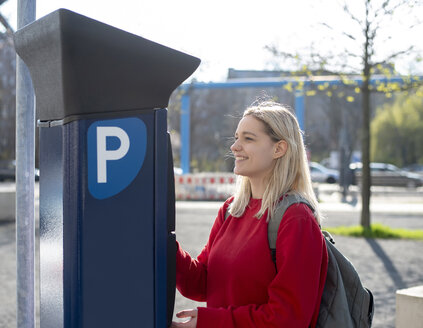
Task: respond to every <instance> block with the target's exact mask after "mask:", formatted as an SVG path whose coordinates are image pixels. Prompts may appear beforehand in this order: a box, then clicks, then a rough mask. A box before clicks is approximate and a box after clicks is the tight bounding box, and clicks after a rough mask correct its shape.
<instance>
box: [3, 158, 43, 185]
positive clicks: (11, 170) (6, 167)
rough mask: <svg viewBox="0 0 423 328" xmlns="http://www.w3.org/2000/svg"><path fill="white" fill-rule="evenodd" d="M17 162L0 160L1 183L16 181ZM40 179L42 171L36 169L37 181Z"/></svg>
mask: <svg viewBox="0 0 423 328" xmlns="http://www.w3.org/2000/svg"><path fill="white" fill-rule="evenodd" d="M15 174H16V161H14V160H0V181H15ZM39 179H40V170H39V169H35V181H38V180H39Z"/></svg>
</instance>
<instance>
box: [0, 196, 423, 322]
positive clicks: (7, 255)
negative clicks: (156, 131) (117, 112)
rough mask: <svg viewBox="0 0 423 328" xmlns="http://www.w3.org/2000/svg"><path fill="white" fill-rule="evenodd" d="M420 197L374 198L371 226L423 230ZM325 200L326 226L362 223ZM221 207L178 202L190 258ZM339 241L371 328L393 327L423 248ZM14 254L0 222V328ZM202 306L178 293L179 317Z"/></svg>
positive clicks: (10, 298)
mask: <svg viewBox="0 0 423 328" xmlns="http://www.w3.org/2000/svg"><path fill="white" fill-rule="evenodd" d="M420 195H421V193H417V194H416V195H414V196H413V197H411V198H410V197H403V198H401V197H397V196H392V195H391V198H389V196H386V195H381V196H378V197H377V198H376V197H375V198H373V203H372V209H373V216H372V218H373V222H381V223H384V224H387V225H390V226H392V227H404V228H413V229H423V202H422V199H421V198H420V197H421V196H420ZM392 197H393V198H392ZM321 198H322V209H323V211H324V213H325V214H326V216H327V219H326V221H325V225H326V226H337V225H341V224H342V225H356V224H358V223H359V206H358V205H355V206H354V205H351V204H345V203H340V202H339V197H338V196H337V195H336V194H335V195H334V194H331V193H328V192H326V193H324V194H322V195H321ZM352 203H353V204H354V202H352ZM220 205H221V203H220V202H216V203H215V202H177V213H176V215H177V226H176V233H177V238H178V240H179V241H180V242H181V244H182V246H183V247H184V248H185V249H186V250H187V251H189V252H190V253H191V255H193V256H196V255H197V254H198V253H199V251H200V250H201V248H202V247H203V245H204V244H205V242H206V241H207V237H208V233H209V231H210V228H211V225H212V224H213V221H214V218H215V215H216V213H217V209H218V208H219V206H220ZM335 240H336V246H337V247H338V248H339V249H340V250H341V251H342V252H343V253H344V254H345V255H346V256H347V257H348V258H349V259H350V260H351V261H352V263H353V264H354V265H355V266H356V268H357V271H358V272H359V274H360V276H361V278H362V281H363V284H364V285H365V286H367V287H368V288H370V289H371V290H372V291H373V293H374V296H375V303H376V314H375V317H374V325H373V327H376V328H378V327H379V328H382V327H383V328H393V327H395V292H396V290H397V289H402V288H408V287H412V286H416V285H423V261H422V260H421V258H422V257H421V254H422V253H423V242H417V241H404V240H402V241H399V240H367V239H363V238H348V237H340V236H336V237H335ZM15 253H16V247H15V227H14V222H13V221H0V328H12V327H16V318H15V316H16V309H15V308H16V274H15V272H16V259H15V256H16V254H15ZM36 258H38V256H37V257H36ZM36 282H38V278H37V277H36ZM198 305H204V304H201V303H195V302H191V301H189V300H186V299H184V298H183V297H182V296H180V295H179V293H177V298H176V305H175V313H176V312H177V311H179V310H181V309H185V308H191V307H196V306H198ZM37 326H39V324H37Z"/></svg>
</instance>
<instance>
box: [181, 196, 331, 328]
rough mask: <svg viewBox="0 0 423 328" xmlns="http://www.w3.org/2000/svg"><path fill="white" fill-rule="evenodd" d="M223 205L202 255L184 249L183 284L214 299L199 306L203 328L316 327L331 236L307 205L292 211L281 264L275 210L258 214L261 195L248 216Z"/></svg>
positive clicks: (283, 229)
mask: <svg viewBox="0 0 423 328" xmlns="http://www.w3.org/2000/svg"><path fill="white" fill-rule="evenodd" d="M231 201H232V199H229V200H228V201H226V202H225V203H224V204H223V206H222V207H221V208H220V210H219V213H218V216H217V218H216V221H215V223H214V225H213V227H212V229H211V232H210V236H209V240H208V242H207V244H206V246H205V247H204V249H203V250H202V252H201V254H200V255H199V256H198V257H197V259H192V258H191V257H190V255H189V254H188V253H187V252H185V251H184V250H182V249H181V247H180V246H179V244H178V251H177V257H176V272H177V273H176V285H177V288H178V290H179V291H180V292H181V294H182V295H184V296H185V297H188V298H190V299H193V300H196V301H201V302H204V301H207V307H206V308H203V307H200V308H198V321H197V328H208V327H210V328H235V327H236V328H248V327H263V328H264V327H266V328H268V327H279V328H282V327H286V328H296V327H301V328H306V327H309V326H311V327H314V326H315V325H316V320H317V317H318V314H319V306H320V299H321V296H322V292H323V287H324V283H325V279H326V272H327V264H328V256H327V250H326V244H325V241H324V237H323V236H322V233H321V232H320V229H319V226H318V224H317V223H316V221H315V219H314V217H313V214H312V212H311V211H310V209H309V208H308V207H307V206H306V205H305V204H299V205H292V206H291V207H289V209H288V210H287V211H286V212H285V215H284V218H283V220H282V221H281V224H280V226H279V230H278V236H277V242H276V266H277V269H276V268H275V265H274V263H273V261H272V258H271V254H270V250H269V242H268V235H267V222H266V216H267V213H265V215H264V216H263V217H262V218H261V219H257V218H255V217H254V215H255V214H256V213H257V212H258V210H259V209H260V207H261V200H260V199H252V200H251V201H250V204H249V206H247V208H246V210H245V212H244V214H243V215H242V216H241V217H239V218H236V217H232V216H231V215H230V216H229V217H228V218H227V219H226V220H225V212H226V210H227V208H228V205H229V203H230V202H231Z"/></svg>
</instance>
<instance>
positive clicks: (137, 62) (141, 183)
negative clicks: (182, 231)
mask: <svg viewBox="0 0 423 328" xmlns="http://www.w3.org/2000/svg"><path fill="white" fill-rule="evenodd" d="M15 47H16V50H17V53H18V54H19V56H20V57H21V58H22V59H23V61H24V62H25V63H26V65H27V66H28V68H29V70H30V73H31V77H32V80H33V85H34V89H35V94H36V111H37V120H38V121H37V122H38V127H39V132H40V301H41V311H40V312H41V313H40V314H41V318H40V319H41V327H42V328H50V327H51V328H59V327H66V328H73V327H84V328H86V327H87V328H92V327H95V328H98V327H102V328H106V327H113V328H115V327H125V328H130V327H146V328H149V327H163V328H164V327H167V326H169V325H170V323H171V320H172V314H173V307H174V296H175V253H176V244H175V234H174V230H175V221H174V220H175V218H174V210H175V208H174V206H175V203H174V185H173V183H174V177H173V162H172V150H171V145H170V139H169V135H168V133H167V112H166V109H165V108H166V107H167V105H168V101H169V97H170V95H171V93H172V91H173V90H175V89H176V88H177V86H178V85H180V84H181V83H182V82H183V81H184V80H185V79H186V78H188V77H189V76H190V75H191V74H192V73H193V72H194V71H195V69H196V68H197V67H198V65H199V62H200V60H199V59H198V58H195V57H192V56H189V55H186V54H184V53H181V52H178V51H175V50H173V49H170V48H167V47H164V46H162V45H159V44H157V43H154V42H151V41H149V40H146V39H144V38H141V37H138V36H135V35H133V34H130V33H127V32H124V31H122V30H119V29H116V28H114V27H111V26H108V25H106V24H103V23H100V22H98V21H94V20H92V19H89V18H87V17H84V16H81V15H78V14H76V13H73V12H71V11H68V10H63V9H60V10H57V11H55V12H53V13H51V14H49V15H47V16H45V17H43V18H41V19H39V20H37V21H35V22H33V23H31V24H29V25H27V26H25V27H24V28H22V29H20V30H19V31H17V32H16V33H15Z"/></svg>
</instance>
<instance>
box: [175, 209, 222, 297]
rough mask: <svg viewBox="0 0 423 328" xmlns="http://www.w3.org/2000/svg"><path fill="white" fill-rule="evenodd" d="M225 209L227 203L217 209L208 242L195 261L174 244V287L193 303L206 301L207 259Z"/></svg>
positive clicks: (178, 245)
mask: <svg viewBox="0 0 423 328" xmlns="http://www.w3.org/2000/svg"><path fill="white" fill-rule="evenodd" d="M227 207H228V201H227V202H225V203H224V205H223V206H222V207H221V208H220V209H219V213H218V215H217V217H216V220H215V222H214V224H213V227H212V229H211V231H210V236H209V240H208V242H207V244H206V246H204V248H203V250H202V251H201V253H200V255H198V257H197V258H196V259H193V258H192V257H191V256H190V254H189V253H188V252H186V251H184V250H183V249H182V247H181V246H180V244H179V243H178V242H176V245H177V251H176V287H177V288H178V290H179V292H180V293H181V294H182V295H183V296H185V297H187V298H189V299H192V300H194V301H197V302H205V301H206V294H207V293H206V290H207V264H208V257H209V253H210V249H211V247H212V246H213V242H214V240H215V238H216V235H217V233H218V232H219V230H220V228H221V226H222V225H223V223H224V218H225V212H226V210H227Z"/></svg>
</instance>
